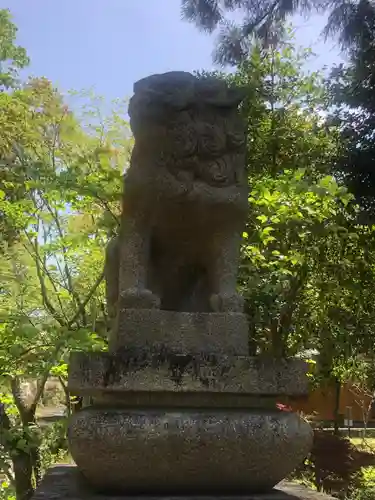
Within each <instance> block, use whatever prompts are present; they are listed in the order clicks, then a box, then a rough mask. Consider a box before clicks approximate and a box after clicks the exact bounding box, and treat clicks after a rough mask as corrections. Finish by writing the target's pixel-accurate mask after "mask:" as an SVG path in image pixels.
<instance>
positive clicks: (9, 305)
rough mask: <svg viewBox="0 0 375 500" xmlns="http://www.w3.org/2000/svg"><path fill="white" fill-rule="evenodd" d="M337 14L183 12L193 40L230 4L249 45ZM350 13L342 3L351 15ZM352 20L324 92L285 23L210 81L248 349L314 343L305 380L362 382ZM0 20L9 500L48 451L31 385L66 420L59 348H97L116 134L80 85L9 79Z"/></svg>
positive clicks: (362, 98) (124, 140)
mask: <svg viewBox="0 0 375 500" xmlns="http://www.w3.org/2000/svg"><path fill="white" fill-rule="evenodd" d="M341 3H342V2H315V3H314V2H285V1H284V2H281V1H280V2H279V1H275V2H254V0H252V1H250V0H248V1H247V2H245V1H244V0H238V1H236V0H233V1H225V2H224V1H223V2H222V3H219V2H218V1H214V0H210V1H209V0H197V1H195V2H193V1H190V2H188V1H187V0H186V1H185V2H184V5H185V15H186V16H188V17H189V16H190V18H191V19H194V20H195V21H196V22H197V23H200V26H202V27H204V28H205V29H209V30H213V29H214V28H215V27H216V26H218V25H220V23H223V22H224V14H225V13H226V12H227V11H232V10H233V9H234V8H235V7H246V8H248V9H249V10H248V14H249V15H250V14H251V16H252V17H249V18H246V23H247V28H246V29H247V31H246V30H245V25H244V27H243V31H242V32H241V33H240V34H241V36H242V35H243V34H244V33H246V37H249V36H250V35H251V34H252V33H253V32H255V31H254V30H256V29H257V30H258V28H259V30H258V34H259V36H260V35H262V31H261V29H260V28H261V27H262V26H263V25H264V26H263V27H264V29H265V28H267V29H269V30H271V27H272V29H273V26H274V25H275V26H276V25H277V23H278V22H281V21H282V20H283V19H284V18H285V17H286V15H289V14H290V13H292V12H294V11H295V10H296V9H297V8H301V9H306V11H307V10H309V9H310V10H311V9H312V8H316V7H318V6H320V7H322V8H323V7H325V8H331V9H334V8H336V9H338V8H339V6H340V5H341ZM354 3H355V2H345V4H346V5H345V8H349V7H348V5H349V4H354ZM370 3H371V2H370ZM370 3H369V2H367V4H370ZM189 5H190V9H191V10H190V11H189V10H188V9H189ZM204 6H206V7H207V9H208V10H207V11H204V9H205V8H206V7H204ZM220 6H221V10H220V9H219V7H220ZM193 7H194V9H196V10H194V9H193ZM365 7H366V2H357V3H356V12H357V14H358V12H359V10H358V9H359V8H361V9H365ZM370 7H371V5H370ZM192 9H193V10H192ZM189 12H190V13H189ZM204 12H206V14H204ZM332 12H333V11H332ZM202 13H203V14H202ZM353 15H354V14H353ZM364 15H365V14H363V12H362V17H361V19H362V21H363V23H364V24H363V27H364V29H363V30H362V32H361V35H360V33H359V31H358V32H357V36H356V37H353V38H352V42H351V52H350V58H349V60H348V63H347V64H346V65H344V66H342V67H339V68H335V69H334V71H333V74H332V77H331V78H330V79H329V80H328V81H327V80H326V79H325V78H324V76H323V74H321V73H319V72H308V71H306V69H305V68H306V64H305V63H306V61H308V60H309V58H310V57H312V55H313V54H312V52H311V50H310V49H305V48H299V47H297V46H296V44H295V41H294V39H293V36H292V33H291V31H290V30H288V29H287V28H286V27H285V26H283V29H282V30H281V29H280V30H279V31H278V37H277V39H276V38H275V39H274V40H273V42H272V43H271V44H264V43H261V42H260V41H259V40H257V41H256V42H254V43H252V44H249V45H248V46H246V51H245V50H244V51H243V52H241V54H240V56H241V57H240V58H239V63H238V66H237V68H236V70H235V71H233V72H232V73H229V74H228V73H216V75H217V76H219V77H221V78H224V79H226V80H227V82H228V83H229V84H230V85H240V86H242V87H244V88H245V89H246V98H245V100H244V102H243V104H242V105H241V108H240V110H241V113H243V117H244V119H245V122H246V127H247V129H246V132H247V156H246V162H247V174H248V183H249V192H250V194H249V209H248V216H247V223H246V227H245V228H244V234H243V242H242V247H241V266H240V272H239V277H238V287H239V289H240V290H241V292H242V294H243V295H244V297H245V304H246V313H247V315H248V319H249V344H250V352H251V354H254V355H255V354H259V355H269V354H270V353H271V354H272V355H273V356H276V357H278V358H284V357H289V356H306V351H311V349H314V350H315V351H316V353H317V363H316V370H315V372H314V378H313V381H314V383H315V384H320V383H322V381H325V382H327V381H332V380H335V382H337V381H339V382H341V381H343V380H346V379H348V378H349V377H351V378H353V377H357V379H358V380H357V381H358V384H360V385H361V384H362V385H363V384H364V383H366V384H367V386H368V387H369V386H370V385H371V384H373V383H374V373H373V370H371V369H370V368H371V366H373V364H374V359H375V326H374V325H375V285H374V283H375V275H374V273H375V268H374V259H375V227H374V226H373V225H372V222H371V218H369V217H367V218H366V219H363V218H361V217H360V216H361V214H363V213H366V214H367V215H370V216H372V213H373V211H374V210H375V209H374V206H375V204H374V198H373V194H372V193H373V189H372V187H373V185H374V179H373V172H372V164H373V161H372V158H373V156H375V153H374V145H373V139H374V134H373V131H374V126H375V122H374V116H373V115H374V109H375V108H374V95H375V94H374V91H373V90H374V89H373V68H374V64H373V39H374V38H373V36H374V33H375V31H374V30H375V25H374V24H372V23H373V21H372V19H373V18H372V17H371V16H372V11H371V9H370V8H369V9H368V10H367V11H366V16H367V17H363V16H364ZM194 16H195V17H194ZM199 16H201V17H199ZM262 16H264V19H262ZM267 16H271V17H267ZM349 17H350V16H349ZM257 19H258V21H259V22H258V21H257V23H256V22H255V21H256V20H257ZM348 19H349V18H348ZM350 19H354V18H353V16H352V17H350ZM271 21H272V22H271ZM276 21H277V23H276V24H275V22H276ZM334 21H335V18H334V17H332V15H331V22H334ZM0 23H3V25H4V26H5V28H4V29H3V30H2V31H1V33H2V35H1V36H0V62H1V71H0V75H5V76H3V77H1V78H2V79H1V80H0V81H1V82H2V83H1V85H2V91H1V92H0V237H1V238H0V253H1V259H0V278H1V280H0V474H2V475H3V476H4V477H6V481H5V482H4V484H3V486H2V487H1V488H2V490H1V488H0V498H7V500H10V499H14V498H16V499H17V500H27V499H29V498H31V495H32V493H33V490H34V488H35V486H36V485H37V484H38V483H39V481H40V479H41V476H42V474H43V472H44V469H45V467H46V466H47V465H48V464H49V463H50V462H51V461H52V460H53V458H52V457H51V454H52V451H51V450H55V449H57V448H59V446H60V444H59V445H57V444H56V443H57V442H58V443H61V442H62V441H63V438H62V437H61V435H62V432H61V429H60V430H59V431H58V432H57V431H56V435H55V434H53V433H54V432H55V430H53V432H52V431H51V432H50V433H48V432H45V431H43V430H42V429H41V428H40V427H39V426H38V418H37V411H38V408H39V407H40V403H41V400H42V397H43V391H44V388H45V385H46V383H47V380H48V378H49V377H50V376H51V375H52V376H54V377H55V378H56V379H57V380H58V381H59V383H60V384H61V387H62V389H63V391H65V392H64V395H65V399H64V404H65V405H66V412H67V414H68V413H69V412H70V411H73V410H74V404H73V401H72V399H71V398H70V396H69V394H68V393H67V391H66V375H67V362H68V356H69V353H70V352H71V350H72V349H78V350H85V349H90V350H93V349H94V350H95V349H97V350H103V349H104V350H105V349H106V348H107V333H108V329H109V328H110V321H109V316H108V311H107V304H106V300H105V293H104V283H103V264H104V252H105V248H106V245H107V243H108V241H109V239H110V238H111V237H112V236H113V235H114V234H116V233H117V231H118V227H119V214H120V197H121V191H122V184H123V172H124V169H125V167H126V165H127V162H128V159H129V154H130V152H131V148H132V144H133V140H132V137H131V133H130V130H129V126H128V123H127V119H126V111H127V103H126V101H125V100H118V101H115V102H113V103H111V106H108V103H105V101H104V100H103V99H102V98H100V97H98V96H96V95H94V94H92V93H90V92H70V93H69V94H64V95H63V94H62V92H61V91H60V90H59V89H58V88H56V87H55V85H54V84H53V82H50V81H49V80H48V79H46V78H33V79H29V80H26V81H23V80H22V79H19V75H18V70H19V69H20V68H22V67H23V66H24V65H25V64H27V62H28V59H27V56H26V51H25V50H24V49H22V48H20V47H18V46H17V45H16V44H15V34H16V27H15V26H14V24H12V21H11V18H10V14H9V12H8V11H4V10H3V11H0ZM246 23H245V24H246ZM251 23H252V24H251ZM262 23H263V24H262ZM335 23H336V26H340V24H339V23H338V21H337V22H336V21H335ZM250 28H251V30H253V31H251V30H250ZM340 29H341V28H340ZM353 32H354V31H352V32H351V33H353ZM342 33H344V32H342ZM262 36H263V35H262ZM223 40H224V39H223ZM248 40H250V38H246V43H247V41H248ZM241 43H242V42H241ZM233 47H234V48H236V46H235V45H233ZM241 47H242V45H241ZM241 50H242V49H241ZM232 61H233V62H236V64H237V62H238V60H237V59H233V60H232ZM2 62H4V64H3V63H2ZM5 63H6V64H5ZM198 74H199V75H200V76H201V77H202V78H204V77H205V76H207V73H206V72H204V71H201V72H199V73H198ZM364 381H365V382H364ZM29 382H35V390H34V391H33V392H32V394H31V395H30V394H28V393H27V391H26V389H25V387H26V383H29ZM367 386H366V387H367ZM63 430H64V429H63ZM51 435H52V437H51ZM61 447H62V445H61ZM2 494H3V496H1V495H2ZM14 495H15V497H14Z"/></svg>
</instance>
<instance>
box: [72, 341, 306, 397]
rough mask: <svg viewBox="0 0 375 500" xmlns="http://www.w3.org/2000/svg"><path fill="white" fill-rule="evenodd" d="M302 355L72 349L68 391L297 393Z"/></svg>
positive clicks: (302, 390) (301, 389) (302, 383)
mask: <svg viewBox="0 0 375 500" xmlns="http://www.w3.org/2000/svg"><path fill="white" fill-rule="evenodd" d="M306 370H307V365H306V363H304V362H303V361H301V360H297V359H292V360H289V361H286V360H283V361H282V360H274V359H272V358H265V359H263V360H262V359H261V358H258V357H254V358H252V357H240V356H237V357H236V356H215V355H211V356H204V355H202V356H192V355H190V354H179V353H174V352H173V351H168V350H167V349H165V350H160V351H159V352H154V351H152V350H147V349H146V348H144V349H141V348H140V349H128V350H127V351H124V352H122V353H121V354H119V353H118V354H117V355H113V354H112V355H111V354H109V353H103V352H99V353H84V352H75V353H73V354H72V355H71V358H70V363H69V380H68V387H69V390H70V392H71V393H72V394H80V395H95V394H100V393H103V392H112V393H124V392H127V391H139V392H142V391H147V392H158V391H162V392H165V393H166V392H168V391H169V392H206V393H207V392H209V393H212V392H213V393H227V394H228V393H237V394H252V395H266V396H276V395H286V396H300V395H304V394H307V392H308V381H307V377H306Z"/></svg>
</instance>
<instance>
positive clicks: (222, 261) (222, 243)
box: [210, 232, 244, 312]
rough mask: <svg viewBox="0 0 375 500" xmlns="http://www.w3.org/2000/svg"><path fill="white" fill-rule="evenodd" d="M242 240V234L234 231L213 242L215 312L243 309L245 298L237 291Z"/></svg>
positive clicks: (212, 272)
mask: <svg viewBox="0 0 375 500" xmlns="http://www.w3.org/2000/svg"><path fill="white" fill-rule="evenodd" d="M240 242H241V234H240V233H235V234H233V233H232V232H231V233H230V234H222V235H219V236H216V237H215V238H214V240H213V242H212V260H211V264H210V275H211V286H212V291H213V294H212V295H211V297H210V305H211V308H212V310H213V311H215V312H242V311H243V306H244V299H243V298H242V297H241V296H240V295H239V294H238V293H237V270H238V261H239V252H240V251H239V247H240Z"/></svg>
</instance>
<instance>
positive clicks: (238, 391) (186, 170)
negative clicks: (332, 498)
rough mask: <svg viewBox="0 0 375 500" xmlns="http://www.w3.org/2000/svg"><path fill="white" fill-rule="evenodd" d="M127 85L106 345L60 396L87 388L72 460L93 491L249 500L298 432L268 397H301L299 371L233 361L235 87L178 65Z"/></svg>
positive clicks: (295, 366) (276, 476)
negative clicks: (126, 151)
mask: <svg viewBox="0 0 375 500" xmlns="http://www.w3.org/2000/svg"><path fill="white" fill-rule="evenodd" d="M134 92H135V94H134V96H133V97H132V99H131V101H130V105H129V116H130V124H131V127H132V130H133V133H134V137H135V144H134V148H133V151H132V158H131V162H130V167H129V169H128V170H127V172H126V175H125V182H124V196H123V209H122V220H121V229H120V234H119V236H118V237H117V238H116V239H115V240H113V241H112V242H111V243H110V245H109V247H108V249H107V255H106V263H105V277H106V283H107V301H108V312H109V316H110V318H111V321H113V323H112V325H113V331H112V333H111V336H110V342H109V345H110V353H96V354H94V353H93V354H85V353H75V354H73V356H72V358H71V364H70V373H69V390H70V392H71V393H73V394H78V395H83V396H92V398H93V399H92V401H93V406H92V407H91V408H86V409H84V410H83V411H81V412H79V413H77V414H75V415H74V416H73V417H72V419H71V422H70V427H69V442H70V448H71V452H72V456H73V458H74V459H75V461H76V463H77V465H78V467H79V468H80V470H81V472H83V473H84V475H85V476H86V479H89V482H90V486H91V487H96V488H98V489H101V490H102V492H104V495H108V494H110V492H111V491H112V492H113V491H114V490H118V491H121V492H122V493H123V492H125V493H127V494H129V493H132V492H133V493H135V492H136V493H141V492H143V493H145V492H147V493H149V494H150V495H155V494H160V493H162V492H169V493H170V494H172V493H173V494H175V493H178V494H179V495H184V494H185V495H186V494H188V493H189V492H190V493H193V492H194V494H197V495H198V494H199V495H202V494H213V493H215V492H217V491H220V493H221V494H223V493H225V492H227V493H228V494H231V495H232V494H235V493H239V492H241V493H243V492H244V491H246V492H251V495H250V493H249V495H250V496H249V497H248V498H249V499H250V498H253V499H255V498H257V496H256V495H254V494H253V493H254V492H256V491H258V492H259V491H260V490H263V491H265V490H270V489H271V488H272V487H273V486H274V485H275V484H276V483H277V482H278V481H280V480H281V479H282V478H283V477H285V476H286V475H287V474H289V473H290V472H291V471H292V470H293V469H294V468H295V467H296V466H297V465H298V464H299V463H300V462H301V461H302V459H303V458H304V457H305V456H306V455H307V453H308V451H309V448H310V445H311V442H312V431H311V429H310V427H309V425H308V424H307V423H306V422H305V421H303V420H301V419H300V418H299V417H298V416H297V415H295V414H293V413H287V412H278V411H277V410H276V409H275V402H276V397H277V398H279V397H280V396H300V395H304V394H306V393H307V390H308V386H307V379H306V376H305V374H306V365H305V364H304V363H303V362H302V361H281V360H270V359H266V358H264V359H263V358H249V357H246V354H247V325H246V319H245V316H244V315H243V314H242V312H243V299H242V297H240V296H239V295H238V293H237V290H236V285H237V279H236V275H237V269H238V260H239V247H240V243H241V237H242V232H243V228H244V225H245V221H246V218H247V213H248V188H247V173H246V171H245V156H246V144H245V130H244V123H243V120H242V118H241V116H240V114H239V112H238V105H239V103H240V102H241V100H242V99H243V97H244V92H243V91H241V90H239V89H235V88H229V87H228V86H227V84H226V83H225V82H224V81H221V80H217V79H212V78H203V79H202V78H196V77H195V76H193V75H191V74H189V73H184V72H171V73H166V74H164V75H153V76H151V77H149V78H145V79H143V80H141V81H139V82H137V83H136V84H135V85H134ZM132 404H134V406H133V407H132V406H131V405H132ZM194 408H196V409H194ZM76 483H77V484H78V481H77V482H76ZM213 484H214V485H215V486H214V488H215V492H213V489H212V488H213ZM67 491H68V493H67V495H70V496H68V497H67V496H65V498H71V497H72V496H73V498H76V499H79V498H93V496H92V495H93V493H88V491H89V490H88V489H87V488H84V489H77V490H74V491H75V492H74V491H73V490H69V489H68V490H67ZM57 494H58V495H60V493H57ZM74 495H75V497H74ZM85 495H86V496H85ZM269 495H271V496H269V497H268V498H271V497H272V494H269ZM273 495H276V497H275V498H284V499H285V498H287V497H285V494H284V493H280V492H276V491H275V492H274V493H273ZM278 495H281V497H280V496H278ZM283 495H284V497H283ZM94 497H95V495H94ZM36 498H38V497H36ZM48 498H49V499H52V498H53V496H52V495H51V494H50V495H49V496H48ZM56 498H64V497H62V496H61V495H60V496H57V497H56ZM98 498H99V497H98ZM102 498H106V497H105V496H104V497H102ZM113 498H115V497H113ZM117 498H120V497H117ZM258 498H263V499H264V498H266V497H259V496H258ZM301 498H302V497H301ZM305 498H308V497H305Z"/></svg>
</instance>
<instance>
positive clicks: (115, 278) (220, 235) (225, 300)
mask: <svg viewBox="0 0 375 500" xmlns="http://www.w3.org/2000/svg"><path fill="white" fill-rule="evenodd" d="M243 97H244V95H243V91H242V90H241V89H238V88H228V86H227V85H226V84H225V82H224V81H222V80H217V79H212V78H203V79H200V78H197V77H195V76H193V75H191V74H190V73H185V72H171V73H166V74H162V75H153V76H151V77H148V78H145V79H143V80H140V81H138V82H137V83H136V84H135V85H134V96H133V97H132V98H131V100H130V104H129V115H130V125H131V128H132V130H133V133H134V137H135V145H134V149H133V152H132V157H131V165H130V167H129V169H128V171H127V172H126V175H125V178H124V196H123V214H122V221H121V230H120V235H119V236H118V237H117V238H116V240H114V241H112V242H111V243H110V245H109V247H108V249H107V258H106V266H105V273H106V280H107V300H108V304H109V308H110V311H111V315H114V314H115V311H116V304H118V301H119V304H118V305H119V307H121V308H158V307H160V308H161V309H164V310H170V311H187V312H192V311H196V312H210V311H216V312H219V311H241V310H242V299H241V297H239V296H238V295H237V293H236V274H237V268H238V258H239V246H240V239H241V234H242V230H243V226H244V222H245V218H246V213H247V196H248V194H247V178H246V174H245V130H244V125H243V123H242V120H241V118H240V115H239V113H238V105H239V104H240V102H241V101H242V99H243Z"/></svg>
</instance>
